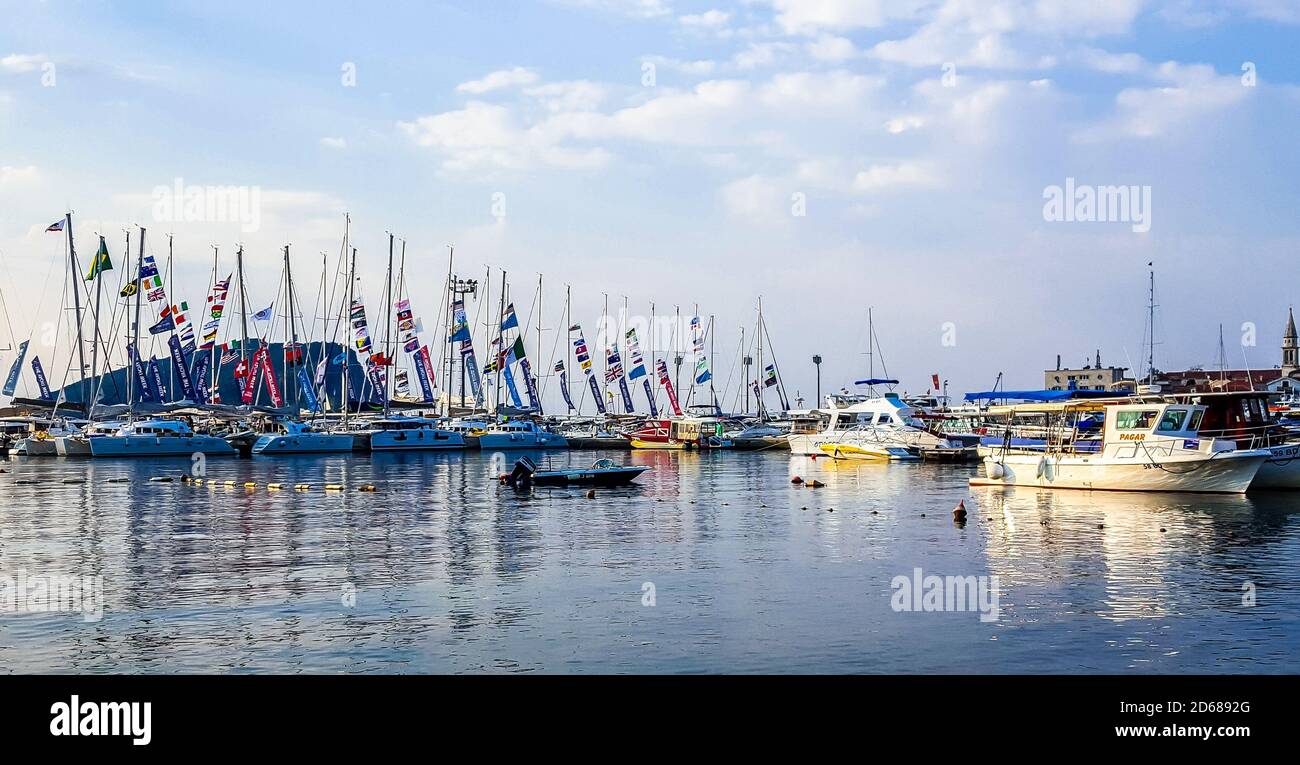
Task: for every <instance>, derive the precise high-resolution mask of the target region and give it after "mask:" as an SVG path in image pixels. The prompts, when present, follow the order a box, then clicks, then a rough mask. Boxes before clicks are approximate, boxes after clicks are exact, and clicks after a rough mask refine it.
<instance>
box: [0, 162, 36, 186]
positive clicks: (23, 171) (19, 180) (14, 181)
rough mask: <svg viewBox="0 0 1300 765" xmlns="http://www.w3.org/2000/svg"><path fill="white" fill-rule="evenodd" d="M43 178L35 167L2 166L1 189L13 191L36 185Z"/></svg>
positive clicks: (0, 171)
mask: <svg viewBox="0 0 1300 765" xmlns="http://www.w3.org/2000/svg"><path fill="white" fill-rule="evenodd" d="M40 176H41V174H40V171H39V170H37V169H36V166H35V165H24V166H22V167H13V166H10V165H0V189H4V190H13V189H18V188H22V187H24V186H28V185H30V184H32V183H35V182H36V181H37V179H39V178H40Z"/></svg>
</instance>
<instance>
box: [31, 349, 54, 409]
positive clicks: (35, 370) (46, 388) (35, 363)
mask: <svg viewBox="0 0 1300 765" xmlns="http://www.w3.org/2000/svg"><path fill="white" fill-rule="evenodd" d="M32 374H34V375H36V387H37V388H39V389H40V391H41V398H43V399H45V400H46V401H49V400H50V399H53V398H54V396H53V395H51V394H50V382H49V380H46V379H45V370H44V369H42V368H41V357H40V356H33V357H32Z"/></svg>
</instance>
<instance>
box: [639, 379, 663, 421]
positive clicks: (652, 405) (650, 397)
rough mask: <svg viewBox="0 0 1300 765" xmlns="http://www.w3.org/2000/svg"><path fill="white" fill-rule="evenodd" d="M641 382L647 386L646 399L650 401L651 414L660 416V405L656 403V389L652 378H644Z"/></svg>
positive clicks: (656, 416) (655, 416)
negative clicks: (652, 383) (651, 381)
mask: <svg viewBox="0 0 1300 765" xmlns="http://www.w3.org/2000/svg"><path fill="white" fill-rule="evenodd" d="M641 384H642V385H644V386H645V397H646V400H647V401H649V402H650V416H651V417H654V418H658V417H659V407H658V406H656V405H655V391H654V387H652V386H651V385H650V378H649V377H647V378H646V379H644V380H642V381H641Z"/></svg>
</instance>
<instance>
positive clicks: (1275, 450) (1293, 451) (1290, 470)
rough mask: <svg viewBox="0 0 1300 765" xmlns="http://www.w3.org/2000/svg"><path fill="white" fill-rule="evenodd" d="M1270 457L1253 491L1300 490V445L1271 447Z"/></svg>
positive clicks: (1255, 482) (1257, 476)
mask: <svg viewBox="0 0 1300 765" xmlns="http://www.w3.org/2000/svg"><path fill="white" fill-rule="evenodd" d="M1268 450H1269V452H1270V453H1271V455H1272V456H1270V457H1269V458H1268V459H1267V460H1266V461H1265V462H1264V464H1263V465H1260V466H1259V472H1258V473H1256V474H1255V480H1254V482H1253V483H1251V484H1250V488H1252V489H1300V443H1289V444H1280V445H1278V446H1272V447H1269V449H1268Z"/></svg>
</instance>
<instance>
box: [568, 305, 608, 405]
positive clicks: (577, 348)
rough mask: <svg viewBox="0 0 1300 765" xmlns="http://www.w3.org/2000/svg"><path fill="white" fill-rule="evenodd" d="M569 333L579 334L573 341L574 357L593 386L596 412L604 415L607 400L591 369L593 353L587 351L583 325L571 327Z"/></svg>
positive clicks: (592, 391) (592, 392) (592, 393)
mask: <svg viewBox="0 0 1300 765" xmlns="http://www.w3.org/2000/svg"><path fill="white" fill-rule="evenodd" d="M569 331H570V332H577V333H578V336H577V337H576V338H574V340H573V355H574V357H575V358H577V360H578V367H579V368H581V369H582V373H583V374H584V375H586V376H587V383H588V384H589V385H590V386H591V395H592V398H594V399H595V400H596V410H597V411H598V412H600V413H601V414H604V413H605V399H604V398H603V397H602V396H601V395H600V386H599V385H597V384H596V375H595V373H594V372H593V371H592V369H591V353H590V351H588V350H587V341H586V339H585V338H583V336H582V325H581V324H574V325H573V326H572V327H569Z"/></svg>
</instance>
